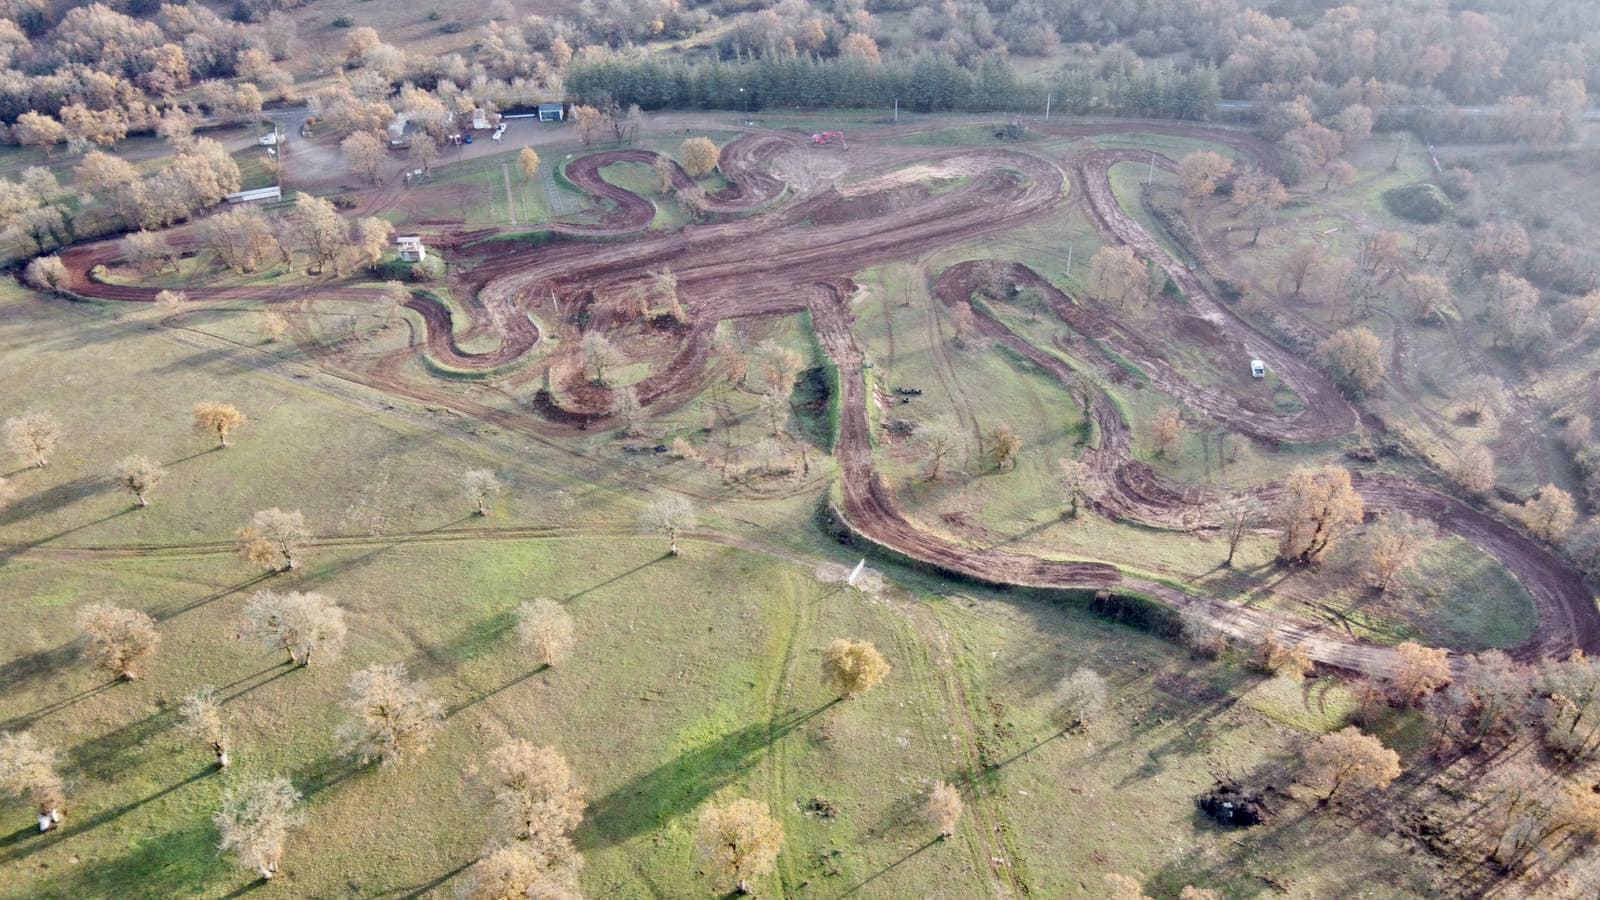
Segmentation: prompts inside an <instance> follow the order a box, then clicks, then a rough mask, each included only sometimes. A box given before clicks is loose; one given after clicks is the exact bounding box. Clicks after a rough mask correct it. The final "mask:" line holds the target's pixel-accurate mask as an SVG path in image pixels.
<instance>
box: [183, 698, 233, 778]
mask: <svg viewBox="0 0 1600 900" xmlns="http://www.w3.org/2000/svg"><path fill="white" fill-rule="evenodd" d="M178 730H179V731H180V732H182V733H183V734H184V735H185V736H186V737H190V738H193V739H195V740H197V741H200V742H202V743H204V744H205V745H206V747H208V748H209V749H210V750H211V752H212V753H214V754H216V757H217V768H219V769H226V768H227V767H228V764H229V762H230V760H229V758H228V727H227V723H226V722H224V721H223V718H222V704H221V703H220V702H218V700H217V690H216V688H213V687H202V688H198V689H197V690H195V691H194V693H192V694H190V695H188V696H187V697H184V698H183V702H182V703H181V704H179V705H178Z"/></svg>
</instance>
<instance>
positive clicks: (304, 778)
mask: <svg viewBox="0 0 1600 900" xmlns="http://www.w3.org/2000/svg"><path fill="white" fill-rule="evenodd" d="M374 768H377V766H376V764H373V765H367V766H363V765H361V764H359V763H357V762H356V761H355V760H354V759H352V758H350V757H348V756H342V755H333V756H324V757H322V758H321V759H319V760H317V761H316V762H314V763H312V764H311V765H309V766H306V767H305V768H304V769H301V770H300V771H298V772H296V773H294V774H293V775H291V776H290V777H289V780H290V781H292V782H293V783H294V786H295V788H296V789H297V790H299V791H300V794H301V796H303V797H304V798H305V799H306V801H307V802H310V800H311V798H312V797H315V796H316V795H317V794H320V793H322V792H323V791H326V790H328V789H329V788H334V787H337V786H339V785H340V784H343V783H344V782H346V781H348V780H349V779H351V778H354V777H355V776H357V775H360V774H361V773H363V772H366V771H369V770H371V769H374Z"/></svg>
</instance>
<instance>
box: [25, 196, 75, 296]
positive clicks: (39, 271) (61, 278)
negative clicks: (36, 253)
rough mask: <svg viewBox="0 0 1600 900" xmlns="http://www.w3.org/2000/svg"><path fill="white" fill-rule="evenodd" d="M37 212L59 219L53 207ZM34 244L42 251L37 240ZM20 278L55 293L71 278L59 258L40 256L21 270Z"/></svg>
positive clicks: (59, 216) (60, 290) (59, 291)
mask: <svg viewBox="0 0 1600 900" xmlns="http://www.w3.org/2000/svg"><path fill="white" fill-rule="evenodd" d="M37 212H38V213H40V214H43V215H46V216H52V215H53V216H54V218H56V219H57V220H59V219H60V218H61V213H60V211H59V210H56V209H55V208H54V207H45V208H44V209H42V210H37ZM51 230H53V229H51ZM34 243H35V245H36V246H38V247H39V249H44V248H43V245H42V244H40V243H39V241H38V240H37V239H36V240H35V242H34ZM22 277H23V278H24V280H26V281H27V282H28V283H29V284H31V285H33V286H34V287H36V288H39V289H40V290H45V291H54V292H57V293H61V292H62V291H63V290H64V289H65V288H66V286H67V284H68V283H69V282H70V281H71V278H72V276H71V274H70V273H69V272H68V271H67V264H66V263H64V262H62V261H61V257H59V256H40V257H38V258H36V259H34V260H31V261H30V262H29V263H28V267H27V268H26V269H25V270H23V276H22Z"/></svg>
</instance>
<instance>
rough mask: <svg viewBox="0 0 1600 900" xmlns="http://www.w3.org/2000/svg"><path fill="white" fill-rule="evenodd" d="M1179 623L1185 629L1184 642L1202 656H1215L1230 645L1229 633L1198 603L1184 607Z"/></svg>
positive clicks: (1179, 616)
mask: <svg viewBox="0 0 1600 900" xmlns="http://www.w3.org/2000/svg"><path fill="white" fill-rule="evenodd" d="M1178 623H1179V627H1181V628H1182V629H1183V642H1184V643H1185V644H1188V645H1189V648H1190V649H1191V650H1193V651H1194V652H1195V653H1197V654H1199V655H1200V656H1205V657H1215V656H1217V655H1218V654H1220V653H1221V652H1222V651H1223V649H1224V648H1226V647H1227V646H1228V638H1227V635H1225V634H1223V633H1222V630H1221V629H1219V628H1218V627H1217V626H1216V625H1215V624H1214V623H1213V622H1212V621H1211V617H1210V616H1208V615H1206V611H1205V610H1204V609H1201V608H1200V607H1199V606H1198V605H1190V606H1186V607H1184V609H1183V611H1182V612H1180V613H1179V614H1178Z"/></svg>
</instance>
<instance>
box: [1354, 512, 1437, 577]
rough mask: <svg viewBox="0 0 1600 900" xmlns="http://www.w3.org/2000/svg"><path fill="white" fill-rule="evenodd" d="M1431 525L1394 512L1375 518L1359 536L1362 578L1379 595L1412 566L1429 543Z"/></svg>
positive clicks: (1430, 540)
mask: <svg viewBox="0 0 1600 900" xmlns="http://www.w3.org/2000/svg"><path fill="white" fill-rule="evenodd" d="M1434 534H1435V530H1434V527H1433V523H1432V522H1430V521H1428V520H1426V519H1419V518H1417V517H1416V516H1413V515H1411V514H1410V513H1407V512H1404V511H1400V510H1396V511H1394V512H1387V513H1385V514H1383V515H1382V516H1379V517H1378V520H1377V521H1376V522H1373V523H1372V524H1371V525H1369V526H1367V532H1366V534H1364V535H1362V536H1361V543H1360V556H1361V559H1362V574H1363V575H1364V576H1365V577H1366V580H1367V583H1368V584H1370V585H1372V586H1373V587H1374V588H1376V589H1377V590H1378V592H1379V593H1382V592H1384V591H1387V590H1388V589H1389V587H1390V585H1392V584H1393V583H1394V579H1395V576H1397V575H1399V574H1400V573H1402V572H1404V571H1406V570H1407V569H1409V568H1411V567H1412V566H1414V565H1416V562H1417V558H1418V557H1420V556H1421V555H1422V554H1423V552H1424V551H1426V550H1427V549H1428V546H1429V545H1430V544H1432V543H1433V538H1434Z"/></svg>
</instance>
